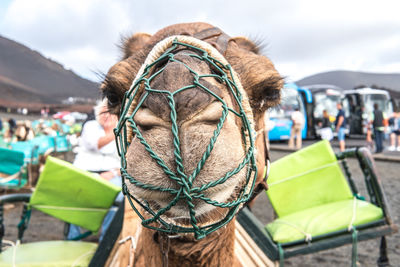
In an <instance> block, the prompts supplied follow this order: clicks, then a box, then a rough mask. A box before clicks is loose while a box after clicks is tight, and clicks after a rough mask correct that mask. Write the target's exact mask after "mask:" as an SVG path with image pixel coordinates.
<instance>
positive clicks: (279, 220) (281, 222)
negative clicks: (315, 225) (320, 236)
mask: <svg viewBox="0 0 400 267" xmlns="http://www.w3.org/2000/svg"><path fill="white" fill-rule="evenodd" d="M275 223H280V224H286V225H288V226H290V227H292V228H293V229H295V230H297V231H298V232H300V233H302V234H303V235H304V236H305V237H306V238H305V241H306V242H311V240H312V235H311V234H310V233H307V232H306V231H304V230H303V229H301V228H300V227H299V226H297V225H295V224H293V223H290V222H287V221H283V220H281V219H278V220H277V221H275Z"/></svg>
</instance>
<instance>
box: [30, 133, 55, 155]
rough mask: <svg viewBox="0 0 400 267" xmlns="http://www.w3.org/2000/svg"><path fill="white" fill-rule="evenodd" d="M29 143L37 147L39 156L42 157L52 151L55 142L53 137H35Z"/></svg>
mask: <svg viewBox="0 0 400 267" xmlns="http://www.w3.org/2000/svg"><path fill="white" fill-rule="evenodd" d="M31 143H32V144H34V145H36V146H38V153H39V155H44V154H46V153H47V152H48V151H51V152H52V151H54V147H55V141H54V137H53V136H48V135H42V136H37V137H35V138H33V139H32V140H31Z"/></svg>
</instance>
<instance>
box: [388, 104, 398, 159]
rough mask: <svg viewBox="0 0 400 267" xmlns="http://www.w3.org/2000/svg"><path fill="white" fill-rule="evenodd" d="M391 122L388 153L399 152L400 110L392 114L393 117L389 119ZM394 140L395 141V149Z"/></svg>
mask: <svg viewBox="0 0 400 267" xmlns="http://www.w3.org/2000/svg"><path fill="white" fill-rule="evenodd" d="M390 120H391V121H392V123H391V128H392V132H391V133H390V147H389V151H395V150H397V151H400V110H399V111H397V112H394V113H393V116H392V117H391V118H390ZM396 139H397V148H396Z"/></svg>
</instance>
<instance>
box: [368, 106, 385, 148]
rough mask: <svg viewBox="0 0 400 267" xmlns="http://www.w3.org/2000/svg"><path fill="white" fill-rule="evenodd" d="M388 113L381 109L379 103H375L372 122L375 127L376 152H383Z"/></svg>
mask: <svg viewBox="0 0 400 267" xmlns="http://www.w3.org/2000/svg"><path fill="white" fill-rule="evenodd" d="M385 119H386V115H385V114H384V113H383V112H382V111H381V110H380V109H379V106H378V104H377V103H375V104H374V111H373V112H372V113H371V118H370V124H371V125H372V127H373V128H374V139H375V147H376V150H375V153H382V151H383V139H384V134H385V125H384V120H385Z"/></svg>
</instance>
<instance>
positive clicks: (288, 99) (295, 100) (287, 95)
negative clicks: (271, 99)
mask: <svg viewBox="0 0 400 267" xmlns="http://www.w3.org/2000/svg"><path fill="white" fill-rule="evenodd" d="M297 108H298V109H299V110H300V112H302V113H304V108H303V105H302V101H301V99H300V96H299V94H298V92H297V90H294V89H291V88H284V89H283V90H282V101H281V103H280V104H279V105H278V106H276V107H274V108H272V109H270V112H269V116H270V118H288V119H290V115H291V114H292V113H293V111H295V109H297Z"/></svg>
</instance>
